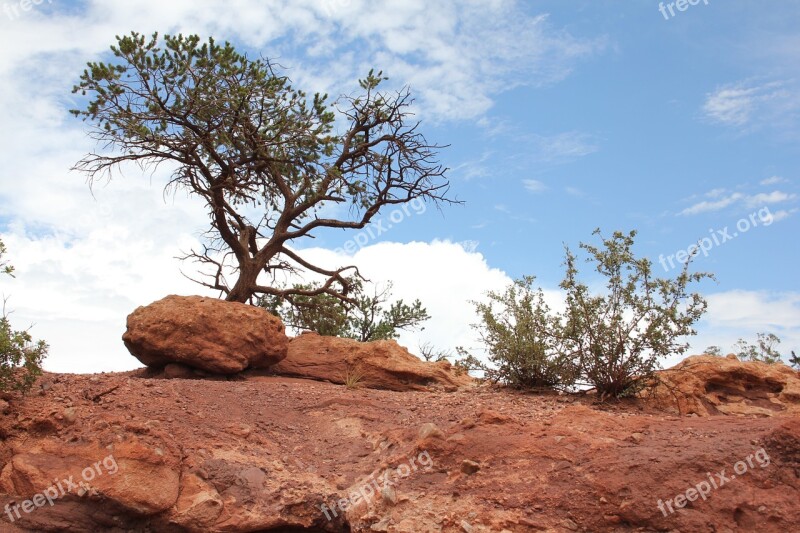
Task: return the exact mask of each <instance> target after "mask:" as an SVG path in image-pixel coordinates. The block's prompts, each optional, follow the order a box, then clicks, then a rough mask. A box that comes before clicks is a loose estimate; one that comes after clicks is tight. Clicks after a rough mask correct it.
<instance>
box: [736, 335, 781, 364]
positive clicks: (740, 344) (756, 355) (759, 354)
mask: <svg viewBox="0 0 800 533" xmlns="http://www.w3.org/2000/svg"><path fill="white" fill-rule="evenodd" d="M756 338H757V340H756V344H755V345H753V344H750V343H748V342H747V341H745V340H744V339H739V340H738V341H737V342H736V344H734V345H733V347H734V349H735V350H736V355H738V357H739V359H744V360H748V361H760V362H762V363H769V364H774V363H780V362H781V354H780V352H778V350H777V349H776V348H775V346H776V345H778V344H780V343H781V340H780V339H779V338H778V336H777V335H775V334H774V333H756Z"/></svg>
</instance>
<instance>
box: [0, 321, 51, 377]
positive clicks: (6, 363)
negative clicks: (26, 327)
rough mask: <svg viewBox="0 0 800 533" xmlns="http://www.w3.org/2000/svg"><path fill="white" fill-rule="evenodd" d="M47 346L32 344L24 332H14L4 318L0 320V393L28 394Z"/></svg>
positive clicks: (45, 353) (37, 343)
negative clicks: (17, 392)
mask: <svg viewBox="0 0 800 533" xmlns="http://www.w3.org/2000/svg"><path fill="white" fill-rule="evenodd" d="M46 355H47V343H46V342H44V341H37V342H36V343H33V339H32V338H31V335H30V333H28V332H27V331H14V330H13V329H12V328H11V323H10V322H9V320H8V316H7V315H6V314H5V312H4V313H3V316H2V318H0V391H9V390H18V391H22V392H26V391H28V390H29V389H30V388H31V387H32V386H33V384H34V382H35V381H36V378H37V377H39V376H40V375H41V374H42V360H43V359H44V357H45V356H46Z"/></svg>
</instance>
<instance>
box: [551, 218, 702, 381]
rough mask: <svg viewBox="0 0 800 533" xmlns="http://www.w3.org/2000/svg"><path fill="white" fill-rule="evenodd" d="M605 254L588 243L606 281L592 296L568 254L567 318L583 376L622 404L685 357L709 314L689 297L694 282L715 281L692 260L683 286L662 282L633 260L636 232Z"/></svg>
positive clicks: (607, 243)
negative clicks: (665, 361)
mask: <svg viewBox="0 0 800 533" xmlns="http://www.w3.org/2000/svg"><path fill="white" fill-rule="evenodd" d="M593 235H599V236H600V238H601V240H602V244H603V246H602V247H596V246H593V245H589V244H585V243H581V244H580V248H582V249H583V250H585V251H586V252H587V253H588V257H587V259H586V261H587V262H591V263H593V264H594V267H595V270H596V271H597V272H598V273H599V274H600V275H601V276H602V277H603V278H605V280H606V288H605V291H604V293H603V294H597V295H592V294H591V293H590V291H589V287H588V286H587V285H586V284H585V283H583V282H580V281H578V267H577V262H578V260H577V258H576V256H575V255H573V254H572V252H571V251H570V250H569V248H566V261H565V266H566V275H565V277H564V280H563V281H562V282H561V285H560V286H561V288H562V289H564V290H565V291H566V304H567V311H566V314H565V317H564V318H565V320H564V329H563V333H562V334H563V338H564V341H565V342H566V343H567V345H568V346H569V347H570V348H569V350H570V352H571V353H574V354H576V355H577V357H578V360H579V364H580V368H581V373H582V375H583V376H584V378H585V379H586V380H587V382H588V383H589V384H591V385H592V386H594V387H595V388H596V390H597V392H598V394H600V395H601V397H603V396H613V397H619V396H624V395H628V394H633V393H636V392H637V391H638V390H640V389H641V388H642V387H644V386H645V384H646V383H648V382H650V381H651V379H652V376H653V374H654V372H655V371H656V370H657V369H658V368H659V365H658V361H659V359H661V358H663V357H666V356H667V355H670V354H682V353H684V352H685V351H686V349H687V348H688V343H681V342H679V339H680V338H682V337H685V336H688V335H694V334H695V333H696V332H695V330H694V329H693V327H692V326H693V325H694V324H695V323H696V322H697V321H698V320H699V319H700V317H701V316H702V315H703V313H704V312H705V310H706V307H707V304H706V302H705V300H704V299H703V298H702V297H701V296H700V294H697V293H691V294H690V293H688V292H687V287H688V285H689V284H690V283H692V282H698V281H700V280H702V279H703V278H708V277H711V275H710V274H706V273H689V263H690V261H687V262H686V264H685V265H684V267H683V269H682V270H681V272H680V273H679V274H678V275H677V277H676V278H675V279H664V278H655V277H653V275H652V263H651V261H650V260H648V259H646V258H643V259H637V258H636V257H635V256H634V254H633V250H632V248H633V244H634V238H635V237H636V231H631V232H630V233H628V234H627V235H626V234H624V233H622V232H619V231H617V232H614V234H613V235H612V236H611V238H609V239H606V238H605V237H603V236H602V234H601V233H600V230H599V229H597V230H595V231H594V232H593Z"/></svg>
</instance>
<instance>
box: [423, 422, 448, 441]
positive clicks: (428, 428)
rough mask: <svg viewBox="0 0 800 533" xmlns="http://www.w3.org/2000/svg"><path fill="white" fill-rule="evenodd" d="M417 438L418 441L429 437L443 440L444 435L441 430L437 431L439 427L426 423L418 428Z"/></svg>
mask: <svg viewBox="0 0 800 533" xmlns="http://www.w3.org/2000/svg"><path fill="white" fill-rule="evenodd" d="M418 436H419V438H420V439H427V438H429V437H430V438H435V439H443V438H444V433H442V430H441V429H439V427H438V426H437V425H436V424H433V423H431V422H428V423H426V424H422V426H421V427H420V428H419V434H418Z"/></svg>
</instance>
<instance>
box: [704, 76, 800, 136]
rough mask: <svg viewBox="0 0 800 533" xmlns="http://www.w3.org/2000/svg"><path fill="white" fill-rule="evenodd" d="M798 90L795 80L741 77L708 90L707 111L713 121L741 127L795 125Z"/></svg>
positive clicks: (747, 128) (706, 114)
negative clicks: (739, 80) (742, 78)
mask: <svg viewBox="0 0 800 533" xmlns="http://www.w3.org/2000/svg"><path fill="white" fill-rule="evenodd" d="M798 94H799V93H798V87H797V83H796V82H795V81H794V80H778V81H771V82H765V83H761V84H756V83H753V82H752V81H741V82H737V83H733V84H729V85H725V86H722V87H719V88H717V89H716V90H715V91H713V92H711V93H708V94H707V95H706V101H705V103H704V104H703V112H704V113H705V116H706V117H707V118H708V119H710V120H711V121H712V122H717V123H719V124H723V125H726V126H731V127H735V128H738V129H744V130H752V129H754V128H761V127H771V128H776V127H778V128H786V127H792V128H793V127H794V126H796V124H795V120H794V118H795V117H796V115H797V112H798V111H800V96H798Z"/></svg>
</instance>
